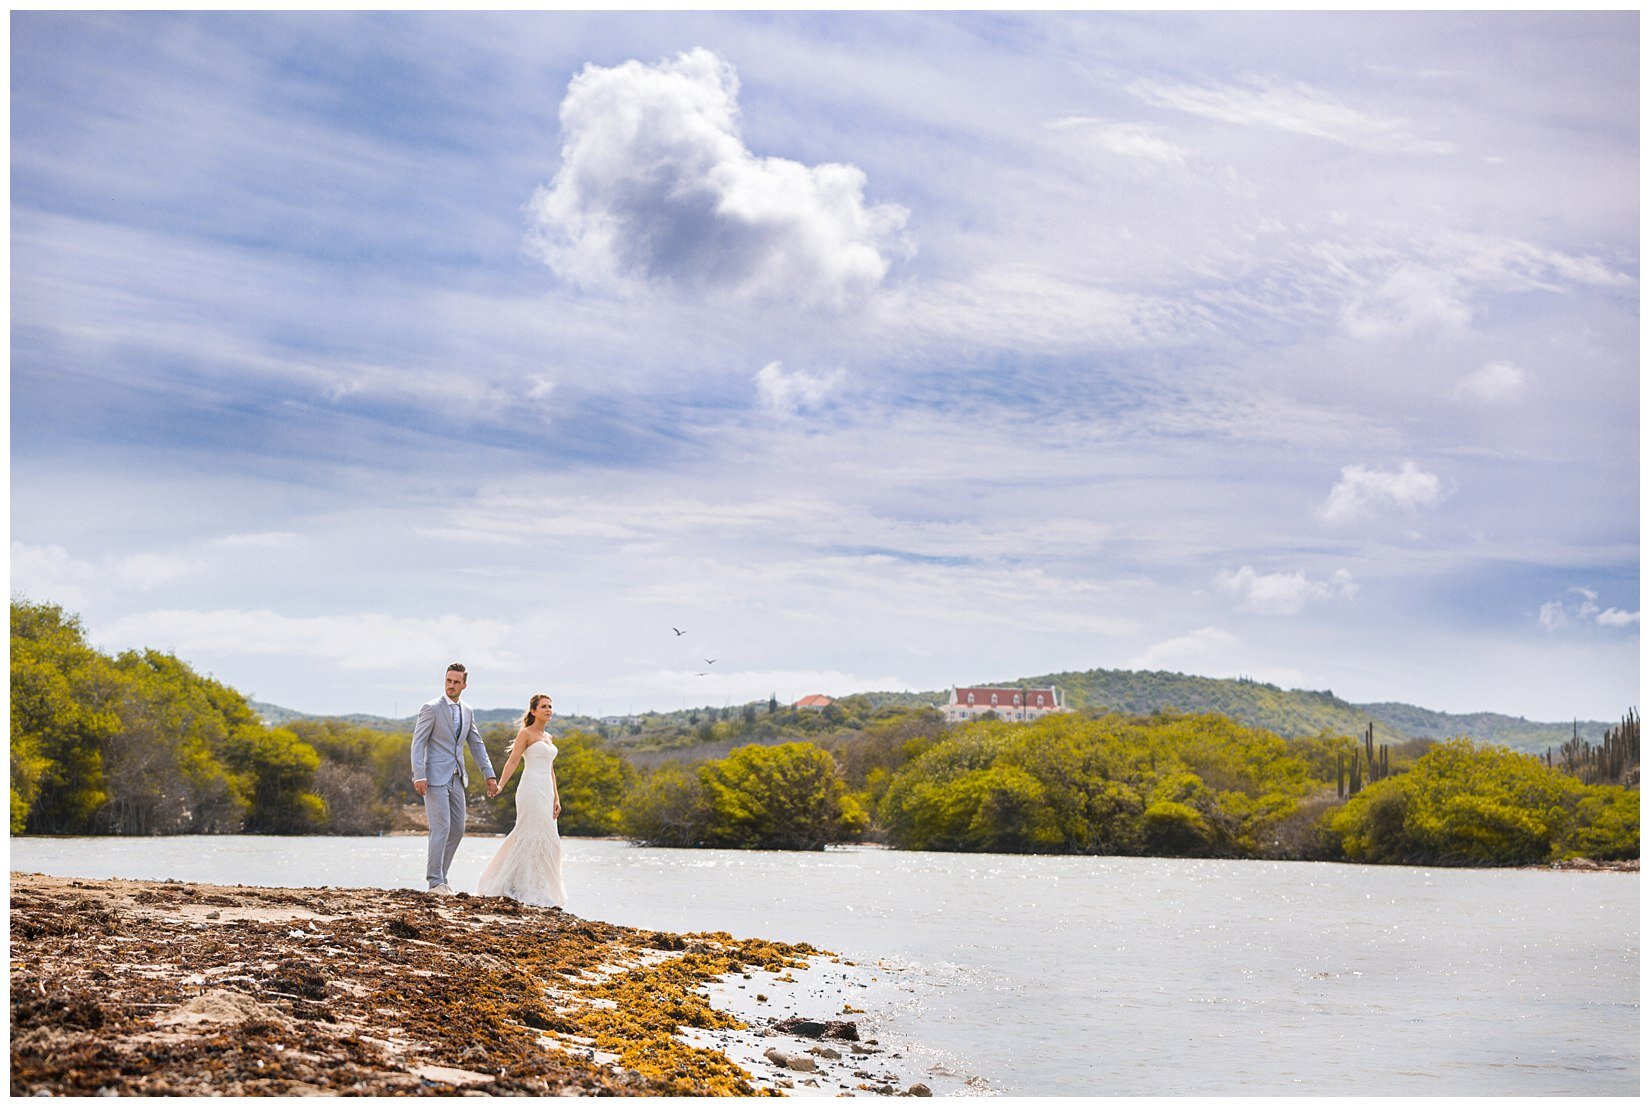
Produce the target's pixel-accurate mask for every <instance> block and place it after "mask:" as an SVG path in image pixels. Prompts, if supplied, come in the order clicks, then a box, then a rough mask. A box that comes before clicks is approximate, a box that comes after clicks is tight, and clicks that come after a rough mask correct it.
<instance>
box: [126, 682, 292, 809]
mask: <svg viewBox="0 0 1650 1107" xmlns="http://www.w3.org/2000/svg"><path fill="white" fill-rule="evenodd" d="M115 671H116V672H117V673H118V674H119V676H120V678H121V684H120V697H119V705H118V708H117V711H118V713H119V716H120V727H119V729H118V730H117V731H116V732H115V733H113V734H111V735H109V736H108V737H107V738H106V739H105V740H104V755H105V759H106V762H107V781H108V791H109V802H108V803H107V804H106V805H105V807H104V808H103V809H102V810H101V811H100V812H99V824H100V829H105V830H108V831H112V832H113V833H116V834H172V833H178V832H181V831H233V830H239V829H240V828H241V825H242V822H243V820H244V817H245V814H246V810H247V807H248V804H249V789H250V786H251V781H250V780H249V779H247V778H244V777H242V776H240V775H239V774H237V773H235V772H234V771H232V770H231V769H230V768H229V766H227V765H226V764H225V762H224V761H223V760H222V759H223V757H224V754H225V750H226V749H227V746H228V739H229V735H230V733H231V732H232V731H234V730H235V729H237V728H239V727H245V726H258V725H259V723H258V719H257V715H256V714H255V713H254V712H253V710H252V706H251V704H249V703H247V702H246V699H245V697H244V696H242V695H241V694H240V693H239V692H236V691H235V690H234V689H232V688H229V687H228V686H226V685H223V684H220V683H219V682H217V681H215V680H212V679H211V678H209V677H203V676H201V675H200V674H199V673H197V672H195V671H194V670H193V669H192V668H190V667H189V666H188V665H187V664H185V663H184V662H182V661H180V660H178V658H176V657H174V656H173V655H171V654H166V653H160V652H158V651H156V650H141V651H138V650H133V651H128V652H126V653H123V654H121V655H120V656H119V657H118V658H116V659H115Z"/></svg>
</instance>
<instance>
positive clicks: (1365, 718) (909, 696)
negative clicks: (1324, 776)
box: [252, 669, 1633, 753]
mask: <svg viewBox="0 0 1650 1107" xmlns="http://www.w3.org/2000/svg"><path fill="white" fill-rule="evenodd" d="M997 683H998V684H999V685H1000V686H1003V687H1015V686H1019V687H1033V686H1047V685H1050V684H1053V685H1057V686H1058V687H1059V688H1060V689H1061V690H1062V692H1063V693H1064V694H1065V698H1066V705H1067V706H1068V707H1072V708H1075V709H1078V710H1083V709H1087V708H1094V709H1097V710H1102V711H1118V712H1122V713H1124V714H1129V715H1150V714H1152V713H1154V712H1157V711H1182V712H1185V713H1187V714H1201V713H1203V712H1206V711H1213V712H1216V713H1218V714H1221V715H1225V716H1226V717H1227V718H1230V719H1235V720H1237V721H1238V722H1240V723H1244V724H1246V725H1248V726H1256V727H1261V728H1263V729H1266V730H1270V731H1272V732H1274V733H1276V734H1281V735H1282V736H1283V737H1285V738H1301V737H1307V736H1310V735H1314V734H1318V733H1320V732H1322V731H1325V730H1327V731H1330V732H1332V733H1336V734H1346V735H1351V736H1357V735H1361V734H1362V733H1363V732H1364V727H1366V726H1368V725H1369V724H1370V723H1374V724H1375V739H1376V741H1378V742H1402V741H1404V740H1405V739H1407V738H1440V739H1441V738H1456V737H1460V736H1462V735H1465V736H1466V737H1469V738H1475V739H1478V740H1479V741H1483V742H1495V743H1497V744H1499V745H1504V746H1510V747H1512V748H1513V749H1517V750H1523V751H1525V752H1527V753H1543V752H1545V751H1546V749H1547V748H1548V747H1549V746H1551V747H1553V748H1554V749H1557V748H1558V747H1559V746H1561V745H1563V744H1564V742H1566V741H1567V740H1568V739H1569V738H1570V736H1571V726H1572V724H1571V723H1537V722H1531V721H1530V720H1528V719H1524V718H1515V717H1513V716H1511V715H1498V714H1495V713H1494V712H1489V711H1480V712H1476V713H1474V714H1471V715H1451V714H1448V713H1446V712H1443V711H1431V710H1428V709H1427V708H1424V707H1415V706H1413V705H1411V704H1407V703H1363V704H1360V703H1349V702H1347V701H1346V700H1343V699H1341V698H1340V697H1338V696H1336V695H1335V694H1334V693H1333V692H1329V691H1323V692H1311V691H1305V690H1302V689H1293V690H1290V691H1285V690H1284V689H1282V688H1279V687H1278V686H1277V685H1275V684H1263V683H1261V682H1259V681H1254V680H1247V679H1236V680H1231V679H1220V678H1215V677H1200V676H1187V675H1185V674H1184V673H1165V672H1136V671H1132V670H1127V669H1090V670H1088V671H1087V672H1071V673H1049V674H1046V675H1044V676H1035V677H1022V678H1017V679H1014V680H1004V681H999V682H997ZM863 696H864V698H865V699H866V700H867V701H869V702H870V703H871V704H872V705H874V706H876V707H916V706H919V705H922V704H929V705H935V706H937V705H939V704H943V703H944V702H945V700H946V692H944V691H938V692H866V693H863ZM838 698H839V699H841V698H843V697H838ZM757 702H761V701H757ZM252 706H253V708H254V709H255V710H256V711H257V712H258V713H259V714H260V715H262V716H263V718H264V720H265V721H266V722H268V723H270V724H271V725H276V726H278V725H280V724H282V723H285V722H290V721H293V720H298V719H316V718H334V719H341V720H343V721H344V722H348V723H351V724H354V725H356V726H365V727H372V728H373V729H375V730H387V731H397V732H402V733H407V734H410V733H412V728H413V720H414V716H410V715H409V716H408V717H406V718H404V719H386V718H384V717H382V716H379V715H331V716H316V715H305V714H302V713H300V712H297V711H293V710H291V709H289V708H285V707H279V706H276V705H275V704H269V703H259V702H257V701H254V702H253V704H252ZM1630 706H1633V705H1631V704H1624V705H1623V710H1624V711H1625V710H1626V708H1627V707H1630ZM701 711H704V712H707V713H714V712H716V711H717V709H716V708H710V707H705V708H694V709H690V710H682V711H670V712H664V713H655V712H648V713H647V715H646V716H645V720H646V726H647V733H648V734H656V733H658V732H659V731H660V730H674V729H681V730H684V731H685V730H686V729H687V728H689V727H690V726H692V725H694V724H695V723H697V721H698V719H699V713H700V712H701ZM519 718H520V713H519V712H518V711H516V710H515V709H514V708H489V709H486V710H481V711H477V712H476V721H477V722H479V723H480V724H481V725H482V726H490V725H493V724H496V723H508V722H514V721H515V720H516V719H519ZM597 725H598V720H596V719H593V718H587V717H584V716H567V717H558V718H557V719H556V722H555V725H554V729H557V730H561V729H565V728H569V727H577V728H580V729H584V730H595V729H596V727H597ZM1575 725H1576V726H1577V727H1578V728H1579V730H1580V733H1581V736H1582V737H1583V738H1586V739H1588V740H1589V741H1593V742H1597V741H1598V740H1599V738H1600V737H1601V736H1602V735H1603V734H1604V731H1605V730H1607V729H1608V728H1609V727H1610V726H1611V725H1613V724H1611V723H1603V722H1598V721H1597V720H1592V719H1586V720H1582V721H1580V722H1579V723H1577V724H1575ZM621 740H622V739H621ZM631 740H632V741H634V739H631Z"/></svg>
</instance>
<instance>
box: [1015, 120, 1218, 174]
mask: <svg viewBox="0 0 1650 1107" xmlns="http://www.w3.org/2000/svg"><path fill="white" fill-rule="evenodd" d="M1045 126H1047V127H1048V128H1049V129H1050V130H1056V131H1072V132H1074V133H1076V134H1077V135H1078V136H1080V137H1081V138H1082V139H1084V140H1085V141H1088V142H1090V143H1093V144H1094V146H1096V147H1097V148H1099V149H1101V150H1104V151H1106V152H1107V153H1111V154H1118V155H1120V156H1122V157H1126V158H1137V159H1139V160H1141V161H1148V162H1155V163H1157V164H1159V165H1184V164H1185V163H1186V158H1187V156H1188V151H1187V150H1186V148H1185V147H1184V146H1181V145H1180V144H1179V143H1177V142H1174V141H1173V140H1172V139H1169V138H1166V137H1164V136H1163V134H1162V133H1161V132H1160V131H1159V130H1158V129H1157V128H1154V127H1149V126H1146V125H1145V124H1143V123H1121V122H1117V121H1115V120H1109V119H1095V118H1091V117H1089V116H1084V115H1068V116H1066V117H1065V118H1063V119H1056V120H1054V121H1052V122H1050V123H1047V124H1045Z"/></svg>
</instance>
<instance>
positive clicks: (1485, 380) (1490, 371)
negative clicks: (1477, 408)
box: [1455, 361, 1530, 404]
mask: <svg viewBox="0 0 1650 1107" xmlns="http://www.w3.org/2000/svg"><path fill="white" fill-rule="evenodd" d="M1529 379H1530V374H1529V373H1528V371H1526V370H1524V369H1522V368H1520V367H1519V366H1517V365H1514V364H1513V363H1512V362H1510V361H1490V362H1485V363H1484V365H1483V366H1482V367H1481V368H1479V369H1478V370H1476V371H1475V372H1472V373H1468V374H1467V375H1466V376H1464V377H1462V378H1461V380H1460V381H1459V382H1458V383H1457V384H1456V386H1455V395H1457V396H1460V397H1463V398H1465V399H1469V400H1477V401H1479V402H1481V403H1486V404H1500V403H1506V402H1508V401H1510V400H1515V399H1517V398H1518V397H1519V396H1520V395H1522V394H1523V392H1524V387H1525V385H1526V384H1528V383H1529Z"/></svg>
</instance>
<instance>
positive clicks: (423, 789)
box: [413, 780, 430, 796]
mask: <svg viewBox="0 0 1650 1107" xmlns="http://www.w3.org/2000/svg"><path fill="white" fill-rule="evenodd" d="M413 787H414V788H417V789H418V794H419V795H421V796H422V795H427V794H428V793H429V790H430V782H429V781H427V780H415V781H413Z"/></svg>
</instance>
